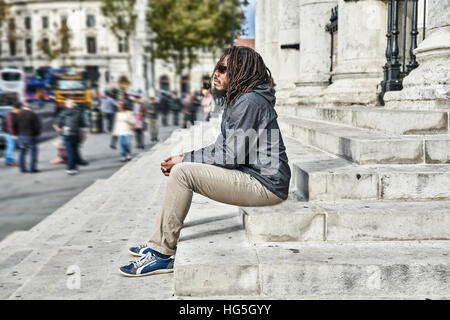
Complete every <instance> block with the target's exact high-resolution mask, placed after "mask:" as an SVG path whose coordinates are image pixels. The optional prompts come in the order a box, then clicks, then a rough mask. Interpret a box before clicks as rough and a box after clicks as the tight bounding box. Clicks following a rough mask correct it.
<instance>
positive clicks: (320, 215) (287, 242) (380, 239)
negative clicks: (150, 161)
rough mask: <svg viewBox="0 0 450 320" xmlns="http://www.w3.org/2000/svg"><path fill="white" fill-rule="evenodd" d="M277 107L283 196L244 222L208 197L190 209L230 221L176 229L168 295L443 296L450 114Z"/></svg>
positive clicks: (447, 268)
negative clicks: (285, 181)
mask: <svg viewBox="0 0 450 320" xmlns="http://www.w3.org/2000/svg"><path fill="white" fill-rule="evenodd" d="M277 112H278V113H279V124H280V128H281V130H282V133H283V136H284V140H285V144H286V149H287V154H288V157H289V162H290V166H291V170H292V180H291V194H290V197H289V199H288V200H287V201H285V202H283V203H282V204H280V205H276V206H269V207H254V208H247V207H246V208H239V211H240V214H239V215H237V214H235V215H232V213H233V212H232V211H228V212H227V211H226V209H225V208H222V205H220V204H215V203H212V202H209V204H207V203H208V199H204V200H203V201H204V202H205V204H204V208H203V209H202V208H200V207H199V208H197V207H195V206H194V210H195V215H197V214H198V215H200V216H201V217H203V219H204V220H207V219H208V218H207V217H208V216H209V217H211V211H215V212H218V213H220V216H223V217H226V218H224V219H219V220H217V221H210V222H208V226H209V228H208V229H207V228H205V226H204V225H199V226H196V225H194V226H191V227H189V228H186V229H183V231H182V236H183V237H184V238H185V239H186V241H181V242H180V245H179V249H178V251H177V261H176V265H175V294H176V295H180V296H218V297H224V296H225V297H227V296H237V297H239V296H242V295H245V296H253V297H255V298H257V299H263V298H274V297H275V298H282V299H283V298H287V299H311V298H312V299H326V298H334V299H340V298H345V299H379V298H386V299H391V298H395V299H425V298H430V299H449V298H450V258H449V256H448V254H449V253H450V241H449V240H450V187H449V186H450V165H449V164H450V134H449V133H450V132H449V113H448V111H429V112H428V111H427V112H419V111H398V110H383V109H381V108H376V107H365V108H363V107H317V108H313V107H303V106H301V107H298V106H279V107H277ZM229 210H230V209H229ZM191 211H192V210H191ZM193 215H194V214H192V216H193ZM192 216H190V217H192ZM190 217H189V216H188V222H187V223H189V221H190V220H189V219H190ZM211 229H212V230H213V231H211ZM214 230H215V231H214ZM198 234H203V235H204V237H202V238H201V239H197V238H196V235H198ZM219 242H220V243H219ZM198 248H201V251H200V252H199V249H198Z"/></svg>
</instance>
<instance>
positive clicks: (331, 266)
mask: <svg viewBox="0 0 450 320" xmlns="http://www.w3.org/2000/svg"><path fill="white" fill-rule="evenodd" d="M255 250H256V253H257V255H258V259H259V270H258V271H259V274H258V278H259V281H260V289H261V295H262V296H282V295H285V296H308V297H323V296H346V297H354V298H360V299H366V298H372V297H374V296H375V297H376V296H383V297H391V298H395V299H405V298H408V299H411V298H413V299H427V298H428V299H448V298H449V297H450V290H449V286H448V279H449V277H450V257H449V256H448V254H449V251H450V241H430V242H390V243H380V242H376V243H371V242H366V243H326V244H323V243H282V244H279V243H276V244H272V245H271V244H264V245H257V246H256V248H255ZM222 272H223V271H222Z"/></svg>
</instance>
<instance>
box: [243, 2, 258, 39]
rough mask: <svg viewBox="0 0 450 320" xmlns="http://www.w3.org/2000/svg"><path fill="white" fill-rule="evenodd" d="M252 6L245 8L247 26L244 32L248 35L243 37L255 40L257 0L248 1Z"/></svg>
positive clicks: (245, 25)
mask: <svg viewBox="0 0 450 320" xmlns="http://www.w3.org/2000/svg"><path fill="white" fill-rule="evenodd" d="M248 2H250V4H249V5H248V6H247V7H244V14H245V20H246V21H245V24H244V30H245V31H246V33H247V34H246V35H245V36H242V38H254V37H255V0H248Z"/></svg>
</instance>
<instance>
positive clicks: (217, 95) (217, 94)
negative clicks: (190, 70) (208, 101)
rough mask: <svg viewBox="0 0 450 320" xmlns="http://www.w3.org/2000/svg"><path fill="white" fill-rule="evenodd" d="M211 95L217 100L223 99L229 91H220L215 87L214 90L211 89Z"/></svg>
mask: <svg viewBox="0 0 450 320" xmlns="http://www.w3.org/2000/svg"><path fill="white" fill-rule="evenodd" d="M211 94H212V95H213V97H214V98H215V99H217V98H222V97H225V96H226V94H227V90H226V89H223V90H219V89H216V88H215V87H213V88H212V89H211Z"/></svg>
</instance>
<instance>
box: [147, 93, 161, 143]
mask: <svg viewBox="0 0 450 320" xmlns="http://www.w3.org/2000/svg"><path fill="white" fill-rule="evenodd" d="M145 109H146V110H145V112H146V115H147V118H148V120H149V121H148V122H149V124H148V127H149V130H150V141H151V142H156V141H158V130H159V119H158V110H159V106H158V103H157V102H156V99H155V97H150V99H149V102H148V103H147V104H146V107H145Z"/></svg>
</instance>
